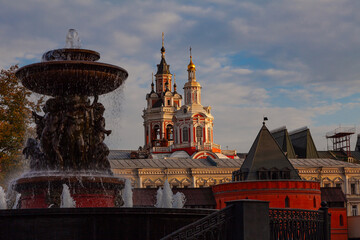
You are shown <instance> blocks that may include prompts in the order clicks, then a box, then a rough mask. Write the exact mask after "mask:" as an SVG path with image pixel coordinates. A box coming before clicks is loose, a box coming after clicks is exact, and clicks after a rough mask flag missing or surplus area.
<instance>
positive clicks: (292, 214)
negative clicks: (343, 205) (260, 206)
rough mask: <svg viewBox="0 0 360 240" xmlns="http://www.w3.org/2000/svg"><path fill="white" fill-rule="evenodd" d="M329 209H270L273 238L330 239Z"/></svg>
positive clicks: (296, 239)
mask: <svg viewBox="0 0 360 240" xmlns="http://www.w3.org/2000/svg"><path fill="white" fill-rule="evenodd" d="M326 215H328V212H327V211H324V210H318V211H311V210H302V209H276V208H271V209H269V217H270V239H271V240H288V239H292V240H328V239H330V238H329V237H330V235H329V233H330V217H329V216H328V218H326V217H325V216H326Z"/></svg>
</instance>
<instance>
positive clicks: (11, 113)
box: [0, 65, 42, 182]
mask: <svg viewBox="0 0 360 240" xmlns="http://www.w3.org/2000/svg"><path fill="white" fill-rule="evenodd" d="M17 69H18V66H17V65H16V66H11V67H10V69H8V70H1V72H0V182H3V181H4V179H5V178H6V177H7V176H8V175H9V174H11V172H12V171H14V170H15V169H17V168H18V167H19V166H20V165H21V159H22V154H21V151H22V148H23V145H24V142H25V136H26V133H27V131H28V129H29V127H30V123H31V112H32V111H39V110H40V105H41V104H42V98H41V99H40V100H36V101H32V100H30V96H31V92H30V91H29V90H28V89H26V88H25V87H23V86H22V85H21V82H20V80H19V79H17V78H16V76H15V72H16V70H17Z"/></svg>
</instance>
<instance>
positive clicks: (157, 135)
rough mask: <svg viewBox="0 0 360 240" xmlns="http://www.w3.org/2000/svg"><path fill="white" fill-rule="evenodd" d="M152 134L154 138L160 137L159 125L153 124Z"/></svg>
mask: <svg viewBox="0 0 360 240" xmlns="http://www.w3.org/2000/svg"><path fill="white" fill-rule="evenodd" d="M154 136H155V139H160V127H159V125H155V127H154Z"/></svg>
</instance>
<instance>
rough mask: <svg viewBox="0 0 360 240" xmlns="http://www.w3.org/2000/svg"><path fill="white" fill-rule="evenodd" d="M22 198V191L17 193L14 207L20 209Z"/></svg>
mask: <svg viewBox="0 0 360 240" xmlns="http://www.w3.org/2000/svg"><path fill="white" fill-rule="evenodd" d="M20 198H21V193H17V194H16V199H15V203H14V206H13V207H12V209H18V208H19V203H20Z"/></svg>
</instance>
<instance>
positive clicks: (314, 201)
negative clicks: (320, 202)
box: [313, 197, 316, 208]
mask: <svg viewBox="0 0 360 240" xmlns="http://www.w3.org/2000/svg"><path fill="white" fill-rule="evenodd" d="M313 203H314V208H316V198H315V197H314V198H313Z"/></svg>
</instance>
